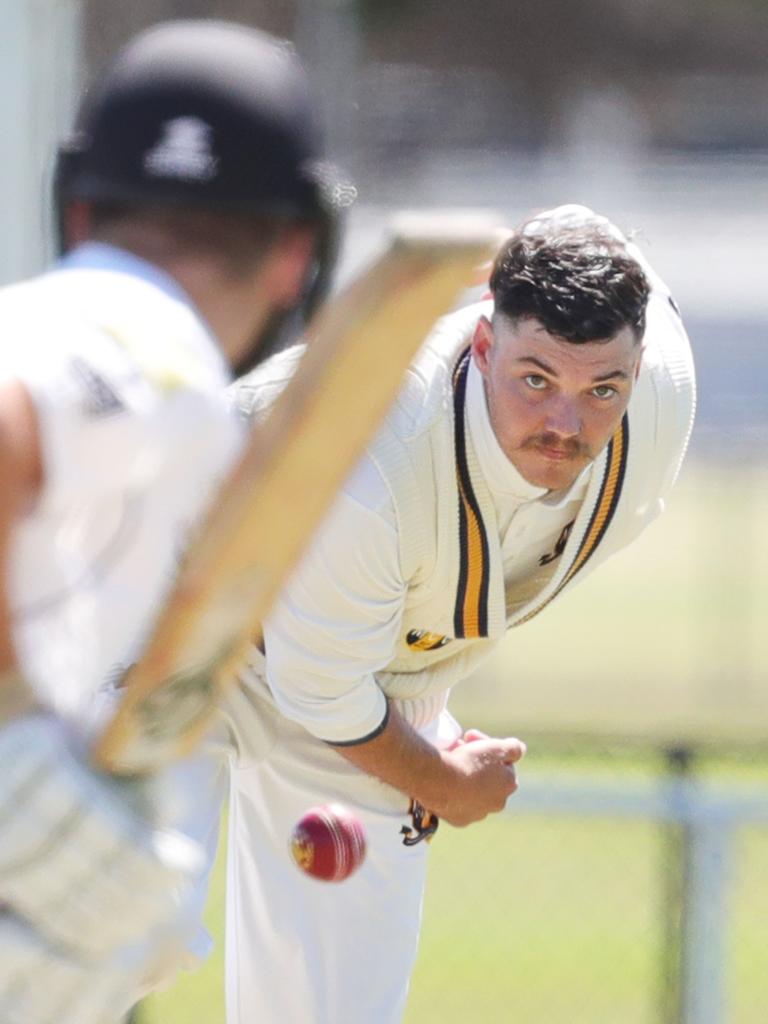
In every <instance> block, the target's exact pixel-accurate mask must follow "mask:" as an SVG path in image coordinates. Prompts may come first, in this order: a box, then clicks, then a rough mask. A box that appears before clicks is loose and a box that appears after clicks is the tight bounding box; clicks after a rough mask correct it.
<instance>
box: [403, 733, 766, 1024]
mask: <svg viewBox="0 0 768 1024" xmlns="http://www.w3.org/2000/svg"><path fill="white" fill-rule="evenodd" d="M573 751H574V748H573V747H572V746H571V747H570V748H568V749H564V748H560V749H558V750H554V749H553V750H552V751H551V754H549V755H548V756H545V757H544V758H543V759H542V760H543V763H542V764H541V766H540V767H536V766H531V767H529V770H528V772H527V773H526V775H525V778H524V784H523V785H522V786H521V789H520V791H519V792H518V793H517V794H516V795H515V796H514V797H513V799H512V800H511V801H510V804H509V808H508V813H507V814H506V815H504V816H501V817H500V818H499V820H496V821H493V820H490V819H489V821H487V822H485V823H483V824H482V825H479V826H475V827H474V828H473V829H468V830H462V831H457V830H450V829H446V830H445V832H444V833H443V834H440V833H439V834H438V837H437V838H436V840H435V843H434V846H433V851H432V867H431V872H432V873H431V878H430V885H429V891H428V896H427V904H426V912H425V922H424V934H423V942H422V947H421V951H420V960H419V964H418V966H417V971H416V975H415V978H414V984H413V989H412V995H411V1000H410V1005H409V1011H408V1015H407V1017H406V1020H407V1021H408V1022H412V1024H415V1022H416V1021H420V1022H422V1024H423V1022H430V1021H438V1020H440V1021H443V1022H444V1024H450V1022H452V1021H459V1020H462V1021H466V1020H467V1019H469V1020H472V1021H477V1022H485V1021H489V1022H490V1021H494V1022H496V1021H499V1022H506V1021H510V1022H512V1021H518V1020H521V1019H526V1020H537V1021H542V1022H546V1024H559V1022H561V1021H562V1022H566V1021H567V1022H568V1024H616V1022H621V1024H758V1022H759V1024H762V1022H763V1021H764V1020H765V1012H766V1011H765V1006H766V1002H767V1001H768V971H766V967H768V953H766V926H765V922H766V919H767V918H768V879H767V878H766V867H767V866H768V786H766V782H768V756H767V755H766V752H764V751H760V752H758V753H755V752H743V753H742V754H741V755H739V756H734V757H732V758H729V759H728V760H725V759H723V758H722V757H720V758H715V757H713V756H712V755H711V754H709V753H703V754H701V755H698V754H697V753H696V752H695V751H692V750H689V749H673V750H668V751H667V750H665V751H661V752H654V751H647V750H642V749H640V748H637V747H635V748H633V749H631V750H629V751H627V750H626V749H623V750H620V751H618V752H617V751H616V749H614V748H611V749H608V748H603V749H596V748H592V749H591V750H590V751H588V752H586V753H585V752H584V751H583V750H582V751H581V752H580V753H579V754H578V756H577V755H575V754H574V752H573Z"/></svg>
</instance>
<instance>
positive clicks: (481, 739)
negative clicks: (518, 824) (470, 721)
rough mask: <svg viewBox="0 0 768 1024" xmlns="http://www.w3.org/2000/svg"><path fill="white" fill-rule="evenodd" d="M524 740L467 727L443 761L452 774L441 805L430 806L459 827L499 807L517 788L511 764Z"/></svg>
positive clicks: (515, 776)
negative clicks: (490, 734)
mask: <svg viewBox="0 0 768 1024" xmlns="http://www.w3.org/2000/svg"><path fill="white" fill-rule="evenodd" d="M525 751H526V747H525V744H524V743H523V742H522V741H521V740H518V739H515V738H513V737H507V738H505V739H497V738H494V737H490V736H486V735H485V734H484V733H481V732H479V731H478V730H476V729H470V730H468V731H467V732H466V733H464V735H463V736H462V737H461V739H459V740H457V741H456V743H455V744H454V745H453V746H452V747H451V748H450V749H449V750H445V751H443V752H442V757H443V762H444V765H445V767H446V768H448V769H449V771H450V773H451V775H452V784H451V786H450V787H449V788H448V790H447V792H446V794H445V798H444V800H442V801H441V806H435V805H434V801H432V806H430V810H433V811H434V812H435V813H436V814H437V815H439V817H441V818H443V819H444V820H445V821H447V822H449V823H450V824H451V825H456V826H458V827H462V826H464V825H471V824H472V823H473V822H475V821H482V819H483V818H485V817H487V816H488V815H489V814H492V813H494V812H496V811H501V810H503V809H504V806H505V805H506V802H507V799H508V797H510V796H511V795H512V793H514V792H515V790H516V789H517V774H516V771H515V765H516V764H517V762H518V761H519V760H520V759H521V758H522V757H523V756H524V755H525Z"/></svg>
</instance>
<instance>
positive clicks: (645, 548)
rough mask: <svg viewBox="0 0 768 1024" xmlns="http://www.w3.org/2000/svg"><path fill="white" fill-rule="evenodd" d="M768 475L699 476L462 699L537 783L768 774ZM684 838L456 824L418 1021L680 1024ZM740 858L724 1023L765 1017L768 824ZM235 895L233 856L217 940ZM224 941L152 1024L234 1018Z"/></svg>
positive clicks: (419, 992) (420, 968)
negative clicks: (674, 866) (671, 1018)
mask: <svg viewBox="0 0 768 1024" xmlns="http://www.w3.org/2000/svg"><path fill="white" fill-rule="evenodd" d="M767 481H768V477H766V474H765V473H764V472H763V473H762V474H760V473H757V472H755V473H746V472H744V471H742V472H741V473H738V474H737V473H735V472H734V471H728V470H725V469H715V468H713V467H707V468H706V469H705V468H704V467H691V469H690V470H688V471H687V473H686V474H685V475H684V477H683V480H682V481H681V485H680V486H679V488H678V491H677V493H676V495H675V498H674V499H673V502H672V505H671V507H670V509H669V511H668V512H667V514H666V515H665V516H664V517H662V519H661V520H660V521H659V522H658V523H657V524H655V525H654V526H653V527H652V528H651V530H649V531H648V534H647V536H645V537H644V538H642V539H641V540H640V541H639V542H638V543H637V544H636V545H635V547H634V548H633V549H631V550H629V551H627V552H626V553H623V554H622V555H620V556H617V557H616V558H615V559H614V560H613V563H612V564H609V565H607V566H606V567H604V568H603V569H602V570H601V571H600V572H599V573H597V574H595V575H594V576H593V577H590V578H589V579H588V580H586V581H585V582H584V583H583V585H582V586H580V587H579V588H577V589H576V590H575V592H574V593H573V594H572V595H570V596H568V597H566V598H565V599H564V600H563V601H562V602H560V603H558V604H557V605H556V606H555V607H553V608H552V609H550V610H548V612H546V613H545V614H544V615H542V616H541V617H540V618H539V619H538V620H534V621H533V622H532V623H531V624H530V625H528V626H526V627H525V628H524V629H521V630H520V631H519V633H516V634H515V635H510V637H509V638H508V640H507V642H506V645H505V646H504V647H503V649H502V650H501V652H500V653H499V655H498V656H497V657H495V658H494V660H493V662H492V664H491V665H490V666H489V668H488V670H487V671H486V672H485V673H483V675H482V677H481V678H478V679H476V680H471V681H468V682H467V683H466V684H464V685H463V686H462V687H460V688H459V689H458V690H457V692H456V697H455V700H454V703H453V708H454V711H455V713H457V714H458V715H459V717H460V718H461V719H462V720H463V721H464V722H465V724H467V725H480V726H486V727H488V728H489V729H492V730H493V731H498V732H516V733H519V734H521V735H523V736H524V737H525V738H526V739H528V740H529V754H528V757H527V759H526V762H525V766H524V770H523V772H522V780H523V784H524V783H525V778H526V774H528V775H529V776H530V777H533V776H535V775H536V774H537V773H539V772H546V773H547V774H549V773H551V772H552V771H553V770H558V771H561V772H563V773H565V774H567V775H568V776H569V777H573V776H574V775H577V774H583V775H585V776H587V775H591V774H593V773H594V772H595V771H599V772H601V773H602V774H603V776H604V777H609V776H610V777H611V778H613V779H617V780H621V779H622V778H629V777H632V778H635V777H638V776H639V777H648V776H655V775H656V774H658V772H659V771H660V770H661V768H660V765H661V761H660V758H659V757H658V756H657V755H656V754H655V753H654V751H655V749H656V748H657V747H659V746H664V745H668V744H670V743H672V742H674V741H680V740H685V741H692V742H694V743H696V744H698V745H700V746H701V747H702V748H703V749H704V750H705V754H704V755H702V756H703V757H704V758H705V760H704V763H703V764H702V771H703V772H704V774H706V776H707V778H709V779H712V778H715V779H721V780H727V781H728V782H731V783H733V784H739V783H741V782H749V783H750V784H754V783H755V782H757V783H759V784H761V785H762V786H764V787H765V786H766V783H768V742H767V741H768V687H766V685H765V680H766V677H767V676H768V631H766V630H765V627H764V623H765V622H766V620H767V619H768V587H766V586H765V579H766V577H767V576H768V545H765V543H764V542H761V535H762V532H763V523H764V522H766V521H768V485H767ZM725 494H727V495H728V496H729V500H728V501H727V502H726V501H725V500H723V499H722V496H723V495H725ZM734 496H735V497H734ZM558 737H559V738H560V739H557V738H558ZM761 744H765V745H761ZM513 806H514V805H513ZM669 840H670V833H669V832H668V831H667V830H666V829H664V828H662V827H660V826H656V825H653V824H652V823H649V822H643V821H633V820H632V821H624V820H622V821H613V820H610V819H608V820H606V819H600V818H594V819H589V820H579V819H578V818H576V817H574V818H552V817H546V818H545V817H538V816H533V815H530V814H527V815H518V816H515V814H514V813H512V814H509V815H505V816H503V817H497V818H495V819H493V820H490V821H487V822H484V823H482V824H481V825H477V826H475V827H473V828H470V829H466V830H460V831H459V830H453V829H450V828H447V827H445V826H443V827H442V828H441V830H440V832H439V834H438V836H437V837H436V840H435V842H434V843H433V847H432V851H431V868H430V882H429V886H428V892H427V899H426V906H425V924H424V930H423V937H422V945H421V950H420V956H419V961H418V965H417V968H416V972H415V976H414V979H413V986H412V993H411V999H410V1003H409V1008H408V1012H407V1015H406V1022H407V1024H433V1022H434V1024H437V1022H440V1024H453V1022H457V1024H458V1022H459V1021H461V1022H462V1024H466V1022H467V1021H471V1022H472V1024H476V1022H477V1024H485V1022H492V1021H493V1022H497V1021H498V1022H502V1024H505V1022H508V1021H509V1022H513V1021H514V1022H516V1021H518V1020H520V1019H524V1020H533V1021H540V1022H542V1024H581V1022H583V1024H667V1022H666V1019H665V1017H664V1015H663V1012H662V1004H663V998H664V987H663V977H664V969H665V967H664V956H665V944H664V934H665V931H664V929H665V921H666V915H665V899H666V896H665V884H666V881H665V878H666V872H667V870H668V868H669V864H670V852H669V845H668V843H669ZM733 858H734V859H733V871H732V875H731V881H730V885H729V889H728V892H727V894H726V895H727V906H728V910H729V932H728V935H727V937H726V939H727V948H728V966H727V978H728V991H729V1007H728V1012H727V1024H764V1021H765V1012H766V1011H765V1006H766V1005H767V1004H768V970H766V967H768V955H767V954H766V953H765V921H766V919H768V881H766V871H765V865H766V864H767V863H768V828H766V827H762V828H758V827H750V828H747V829H744V830H743V831H742V832H740V833H739V834H738V835H737V836H736V837H735V839H734V844H733ZM222 900H223V877H222V871H221V867H220V866H219V868H218V870H217V873H216V876H215V879H214V887H213V891H212V894H211V900H210V905H209V915H208V916H209V925H210V928H211V930H212V932H213V933H214V935H215V936H217V937H218V938H219V939H220V937H221V935H222V929H223V921H222V918H223V911H222ZM221 947H222V944H221V941H219V942H218V948H217V953H216V955H215V956H214V957H213V958H212V959H211V961H210V962H209V963H208V964H207V965H206V966H205V967H204V968H203V969H202V970H201V971H199V972H198V973H197V974H196V975H194V976H189V977H186V978H185V979H183V981H182V982H180V983H179V984H178V985H177V986H175V988H174V989H172V990H171V991H169V992H167V993H164V994H162V995H158V996H156V997H154V998H153V999H152V1000H151V1001H149V1002H148V1003H147V1004H146V1005H145V1007H143V1009H142V1022H143V1024H202V1022H205V1024H223V1020H224V1016H223V1008H222V999H223V996H222V948H221ZM254 1024H257V1022H254ZM307 1024H312V1022H311V1021H307ZM338 1024H365V1021H364V1018H363V1017H361V1020H360V1021H359V1022H358V1021H354V1022H352V1021H349V1022H348V1021H339V1022H338Z"/></svg>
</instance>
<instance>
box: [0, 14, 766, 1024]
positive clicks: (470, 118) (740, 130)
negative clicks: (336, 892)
mask: <svg viewBox="0 0 768 1024" xmlns="http://www.w3.org/2000/svg"><path fill="white" fill-rule="evenodd" d="M0 8H1V9H2V11H3V15H4V21H3V24H4V26H5V28H4V31H3V34H2V37H0V55H1V56H2V60H0V67H2V68H3V69H4V70H3V71H2V74H4V75H5V85H6V87H5V89H3V90H2V91H1V94H0V110H1V111H2V129H3V130H2V132H0V158H2V164H1V166H2V168H3V171H2V173H3V174H4V176H5V188H4V189H3V191H2V196H0V201H1V202H2V204H3V206H2V218H3V220H2V222H3V226H4V231H3V242H2V245H0V279H2V280H3V281H8V280H13V279H15V278H17V277H19V276H22V275H23V274H26V273H28V272H31V271H33V270H36V269H38V267H39V266H41V265H42V263H43V262H44V260H45V259H46V258H47V257H48V256H50V254H51V251H52V246H51V242H50V215H49V212H48V210H47V206H46V204H44V203H41V200H40V196H41V186H42V188H43V190H44V189H45V187H46V185H45V182H46V180H47V175H48V174H49V168H50V160H51V153H52V140H53V139H55V137H56V136H57V135H58V134H59V132H60V130H61V128H62V127H63V126H64V125H66V124H67V123H68V121H69V119H70V116H71V110H72V105H73V101H74V98H75V97H76V95H77V94H78V92H79V90H80V88H81V87H82V85H83V84H84V83H85V82H86V81H87V78H88V75H89V74H90V73H91V72H93V71H95V70H97V69H98V68H99V67H100V66H101V65H102V64H103V63H104V62H105V60H106V58H107V56H108V55H109V53H111V52H112V51H113V50H114V48H115V47H116V46H118V45H119V44H120V43H122V42H123V41H124V40H125V39H126V38H127V37H128V36H130V35H132V34H133V33H134V32H135V31H136V30H137V29H139V28H141V27H143V26H144V25H147V24H150V23H152V22H154V21H157V20H159V19H161V18H165V17H191V16H194V17H198V16H217V17H230V18H237V19H239V20H242V21H246V22H249V23H252V24H256V25H258V26H260V27H262V28H265V29H267V30H269V31H272V32H275V33H278V34H280V35H282V36H284V37H286V38H289V39H291V40H292V41H293V42H294V44H295V46H296V49H297V50H298V52H299V54H300V56H301V57H302V58H303V60H304V62H305V64H306V65H307V67H308V69H309V71H310V74H311V75H312V78H313V80H314V82H315V84H316V88H317V96H318V101H319V103H320V104H321V107H322V109H323V111H324V114H325V119H326V123H327V127H328V135H329V140H330V149H331V151H332V154H333V156H334V158H335V159H336V161H337V162H338V163H339V164H341V165H342V167H343V168H344V169H345V170H346V171H347V172H348V173H349V174H350V176H351V177H352V178H353V179H354V180H355V182H356V184H357V187H358V191H359V200H358V202H357V204H356V205H355V207H354V208H353V210H352V213H351V215H350V219H349V224H348V231H347V236H346V242H345V246H344V250H343V258H342V262H341V267H340V275H339V279H340V280H344V279H345V278H347V277H349V276H350V275H351V274H353V273H354V272H355V271H356V269H357V268H358V267H359V266H360V265H361V263H362V262H363V261H364V260H365V259H366V258H367V257H368V256H369V255H370V254H372V253H373V252H374V251H375V249H376V248H377V247H378V246H379V245H380V244H381V242H382V239H383V236H384V232H385V230H386V220H387V216H388V214H389V213H390V212H391V211H392V210H394V209H398V208H402V207H414V206H437V207H448V206H462V207H492V208H494V209H496V210H499V211H501V212H502V214H503V215H504V217H505V218H507V219H508V221H509V223H510V224H514V223H515V222H517V221H518V220H520V219H522V218H523V217H524V216H526V215H527V214H529V213H531V212H533V211H535V210H537V209H541V208H545V207H548V206H552V205H556V204H559V203H562V202H578V203H585V204H587V205H590V206H592V207H593V208H595V209H596V210H598V211H599V212H601V213H604V214H606V215H608V216H610V217H611V218H612V219H613V220H614V221H615V222H616V223H617V224H619V226H620V227H622V228H623V229H624V230H626V231H631V232H635V233H636V237H637V240H638V241H639V243H640V244H641V246H642V247H643V248H644V250H645V252H646V254H647V255H648V257H649V259H650V260H651V262H652V263H653V264H654V265H655V267H656V269H657V270H658V271H659V272H660V273H661V274H662V275H663V276H664V277H665V278H666V280H667V282H668V284H669V285H670V287H671V288H672V291H673V293H674V294H675V296H676V298H677V301H678V304H679V305H680V307H681V309H682V312H683V316H684V319H685V322H686V325H687V327H688V331H689V334H690V336H691V339H692V342H693V348H694V353H695V358H696V362H697V369H698V377H699V388H700V394H699V409H698V417H697V423H696V427H695V430H694V436H693V440H692V444H691V450H690V455H689V458H688V460H687V463H686V465H685V467H684V470H683V473H682V475H681V479H680V482H679V484H678V487H677V490H676V492H675V494H674V495H673V498H672V501H671V503H670V507H669V509H668V511H667V513H666V514H665V516H663V517H662V519H661V520H659V521H658V522H657V523H656V524H655V525H654V526H653V527H652V528H651V529H650V530H649V531H648V532H647V534H646V535H645V536H644V537H643V538H642V539H641V540H640V541H639V542H638V543H637V544H636V545H635V546H634V547H633V548H632V549H630V550H629V551H627V552H625V553H623V554H622V555H620V556H617V557H616V558H615V559H614V561H613V563H612V564H610V565H609V566H607V567H605V568H602V569H601V571H600V572H599V573H597V574H595V575H594V576H592V577H590V578H589V579H588V580H586V581H585V582H584V583H583V584H582V585H581V586H580V587H578V588H576V589H575V591H574V592H573V593H572V594H570V595H569V596H568V597H566V598H565V599H564V600H563V601H561V602H558V603H557V604H556V605H555V607H554V608H553V609H551V610H548V611H547V613H546V614H545V615H542V616H540V617H539V618H537V619H536V620H535V621H533V622H532V623H531V624H529V625H526V626H525V628H524V629H521V630H519V631H515V633H513V634H510V635H509V637H508V638H507V641H506V643H505V644H504V645H503V646H502V648H501V650H500V652H499V654H498V655H497V656H496V657H495V658H494V660H493V661H492V663H491V664H490V666H489V667H488V669H487V670H485V671H484V672H483V673H482V675H481V676H479V677H478V678H477V679H473V680H470V681H468V682H467V683H465V684H464V685H463V686H462V687H460V688H459V689H458V690H457V691H456V694H455V700H454V704H453V709H454V712H455V713H456V714H457V715H458V716H459V717H460V718H461V719H462V720H463V721H464V723H465V724H466V725H475V726H480V727H486V728H487V729H489V730H492V731H494V732H496V733H499V734H501V733H507V732H513V733H516V734H518V735H521V736H522V737H523V738H525V739H526V740H527V742H528V745H529V754H528V757H527V759H526V762H525V766H524V770H523V771H522V772H521V775H522V787H521V790H520V792H519V794H517V795H516V796H515V797H514V798H513V800H512V801H511V802H510V806H509V814H508V815H505V816H501V817H499V818H498V819H497V820H495V821H493V822H490V823H484V824H483V825H480V826H476V827H474V828H472V829H469V830H466V831H462V832H458V831H455V830H451V829H449V828H445V827H443V828H442V829H441V832H440V834H439V836H438V837H437V839H436V840H435V843H434V846H433V850H432V877H431V884H430V888H429V893H428V899H427V906H426V908H425V928H424V935H423V943H422V948H421V954H420V959H419V964H418V967H417V971H416V975H415V978H414V983H413V992H412V998H411V1004H410V1006H409V1011H408V1016H407V1021H410V1022H416V1021H419V1022H421V1024H430V1022H432V1021H435V1022H436V1021H441V1022H443V1024H451V1022H453V1021H459V1020H461V1021H462V1022H466V1021H473V1022H485V1021H489V1022H490V1021H504V1022H505V1021H517V1020H518V1019H520V1018H521V1017H523V1018H524V1017H526V1016H527V1017H529V1018H532V1019H535V1020H540V1021H545V1022H546V1024H559V1022H563V1024H565V1022H568V1024H581V1022H584V1024H616V1022H619V1021H620V1022H622V1024H635V1022H637V1024H657V1022H658V1024H725V1022H728V1024H748V1022H749V1024H753V1022H754V1024H764V1021H765V1015H766V1011H765V1007H766V1005H767V1004H768V952H766V948H767V947H768V943H766V925H765V921H766V919H767V918H768V880H767V879H768V870H767V868H768V786H767V785H766V784H767V783H768V685H767V683H768V627H767V626H766V623H767V622H768V587H767V586H766V576H768V544H766V539H765V537H766V530H767V529H768V462H767V461H766V456H765V451H766V443H767V442H768V398H767V397H766V385H768V287H767V286H766V280H765V270H764V267H765V263H766V256H767V255H768V239H766V237H765V235H766V225H768V63H767V62H766V54H767V53H768V4H766V3H765V0H478V2H476V3H467V2H466V0H441V2H440V3H437V2H434V0H293V2H289V0H271V2H270V0H260V2H259V0H241V2H236V0H228V2H224V0H221V2H216V0H206V2H197V0H175V2H174V0H132V2H131V3H130V4H118V3H117V2H116V0H85V2H75V0H0ZM222 884H223V879H222V877H221V873H220V872H219V874H218V875H217V878H216V883H215V891H214V894H213V896H212V899H211V905H210V911H209V913H210V921H211V927H212V930H213V931H214V933H215V934H216V935H217V936H220V934H221V928H222V925H221V886H222ZM141 1014H142V1016H141V1019H142V1021H146V1022H147V1024H150V1022H155V1024H159V1022H169V1024H187V1022H189V1024H192V1022H200V1021H206V1022H210V1024H219V1022H221V1021H222V1020H223V1014H222V1010H221V944H220V943H219V951H218V952H217V954H216V956H215V957H214V958H213V959H212V961H211V962H210V963H209V964H208V965H207V967H206V968H205V969H204V970H203V971H202V972H200V973H199V974H198V975H196V976H195V977H193V978H190V979H187V980H185V981H184V982H183V983H182V984H180V985H179V986H177V987H176V988H175V989H174V990H173V991H171V992H170V993H168V994H165V995H163V996H162V997H158V998H156V999H155V1000H153V1001H151V1002H150V1003H149V1004H147V1005H145V1006H144V1007H143V1008H142V1011H141ZM307 1024H311V1022H307ZM339 1024H358V1022H346V1021H343V1022H342V1021H340V1022H339ZM360 1024H363V1018H361V1022H360Z"/></svg>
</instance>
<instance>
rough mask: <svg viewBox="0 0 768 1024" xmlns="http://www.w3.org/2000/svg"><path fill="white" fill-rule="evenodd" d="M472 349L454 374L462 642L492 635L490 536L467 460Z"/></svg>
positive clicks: (457, 622)
mask: <svg viewBox="0 0 768 1024" xmlns="http://www.w3.org/2000/svg"><path fill="white" fill-rule="evenodd" d="M469 360H470V349H469V348H467V349H466V350H465V351H464V352H463V354H462V355H461V357H460V358H459V361H458V362H457V364H456V368H455V370H454V371H453V421H454V426H453V429H454V441H455V451H456V477H457V481H458V488H459V583H458V588H457V592H456V604H455V607H454V614H453V629H454V635H455V636H457V637H460V638H462V639H475V638H478V637H484V636H488V587H489V583H490V558H489V553H488V535H487V533H486V531H485V524H484V523H483V518H482V516H481V514H480V506H479V504H478V501H477V498H476V497H475V492H474V490H473V488H472V480H471V478H470V475H469V463H468V461H467V438H466V430H465V417H464V407H465V403H466V396H467V374H468V371H469Z"/></svg>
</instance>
